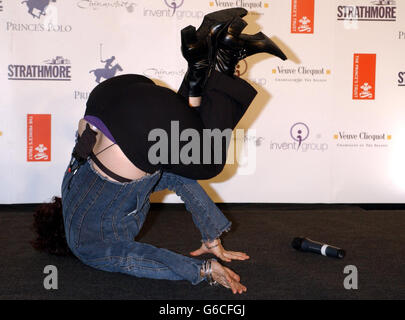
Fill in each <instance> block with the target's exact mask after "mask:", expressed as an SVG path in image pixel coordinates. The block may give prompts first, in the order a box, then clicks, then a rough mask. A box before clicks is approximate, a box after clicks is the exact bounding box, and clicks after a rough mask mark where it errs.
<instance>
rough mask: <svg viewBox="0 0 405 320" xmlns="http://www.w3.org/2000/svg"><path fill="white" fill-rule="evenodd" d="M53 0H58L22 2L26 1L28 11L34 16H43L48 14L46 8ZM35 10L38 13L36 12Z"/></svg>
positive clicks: (54, 0)
mask: <svg viewBox="0 0 405 320" xmlns="http://www.w3.org/2000/svg"><path fill="white" fill-rule="evenodd" d="M51 2H56V0H25V1H23V2H21V3H26V4H27V7H28V13H29V14H30V15H32V17H33V18H38V19H39V18H41V16H45V15H46V8H47V7H48V5H49V4H50V3H51ZM34 10H35V12H36V13H37V14H35V13H34Z"/></svg>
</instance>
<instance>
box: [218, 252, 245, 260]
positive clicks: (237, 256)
mask: <svg viewBox="0 0 405 320" xmlns="http://www.w3.org/2000/svg"><path fill="white" fill-rule="evenodd" d="M223 254H224V256H225V257H226V258H228V259H232V260H246V259H249V258H250V257H249V256H248V255H247V254H246V253H243V252H234V251H225V252H224V253H223Z"/></svg>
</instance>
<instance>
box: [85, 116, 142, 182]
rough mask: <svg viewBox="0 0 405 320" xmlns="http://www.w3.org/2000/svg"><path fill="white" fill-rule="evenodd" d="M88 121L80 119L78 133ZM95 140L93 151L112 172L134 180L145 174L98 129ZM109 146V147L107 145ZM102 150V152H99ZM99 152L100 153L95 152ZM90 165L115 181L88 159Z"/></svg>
mask: <svg viewBox="0 0 405 320" xmlns="http://www.w3.org/2000/svg"><path fill="white" fill-rule="evenodd" d="M87 123H88V122H87V121H86V120H84V119H80V121H79V128H78V131H79V135H81V134H82V132H83V131H84V129H85V128H86V124H87ZM96 138H97V141H96V144H95V145H94V148H93V153H94V154H95V155H96V156H97V158H98V159H99V160H100V162H101V163H102V164H103V165H104V166H105V167H106V168H107V169H109V170H111V171H112V172H114V173H116V174H118V175H120V176H121V177H124V178H127V179H130V180H136V179H139V178H142V177H143V176H145V175H146V172H144V171H142V170H141V169H139V168H137V167H136V166H135V165H134V164H133V163H132V162H131V161H130V160H129V159H128V158H127V157H126V155H125V154H124V152H122V150H121V148H120V147H119V146H118V145H117V144H114V145H113V146H111V145H112V144H113V142H112V141H111V140H110V139H108V138H107V137H106V136H105V135H104V134H103V133H102V132H101V131H100V130H98V131H97V136H96ZM109 146H110V147H109ZM107 147H109V148H108V149H106V150H104V151H102V150H103V149H105V148H107ZM101 151H102V152H101ZM99 152H101V153H100V154H97V153H99ZM90 162H91V165H92V166H93V168H94V169H95V170H96V171H97V172H98V173H100V175H102V176H103V177H105V178H107V179H108V180H111V181H115V182H117V180H115V179H113V178H111V177H109V176H108V175H106V174H105V173H104V172H103V171H102V170H101V169H100V168H99V167H98V166H97V165H96V164H95V163H94V162H93V161H92V160H90Z"/></svg>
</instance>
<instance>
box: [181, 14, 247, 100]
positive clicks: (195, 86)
mask: <svg viewBox="0 0 405 320" xmlns="http://www.w3.org/2000/svg"><path fill="white" fill-rule="evenodd" d="M246 14H247V10H246V9H243V8H232V9H225V10H220V11H216V12H212V13H210V14H207V15H206V16H204V19H203V22H202V24H201V26H200V27H199V28H198V30H196V29H195V27H194V26H191V25H190V26H188V27H186V28H184V29H182V30H181V52H182V54H183V57H184V58H185V59H186V60H187V62H188V70H187V73H186V76H185V81H186V82H187V86H188V96H190V97H199V96H201V94H202V89H203V87H204V85H205V82H206V80H207V78H208V76H209V74H210V72H211V70H213V69H214V68H215V58H216V51H217V42H218V37H219V35H220V34H221V32H222V31H224V30H225V29H226V27H227V26H228V25H229V24H230V23H231V22H232V21H233V19H234V18H235V17H243V16H245V15H246Z"/></svg>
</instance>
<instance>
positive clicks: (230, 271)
mask: <svg viewBox="0 0 405 320" xmlns="http://www.w3.org/2000/svg"><path fill="white" fill-rule="evenodd" d="M224 268H225V270H226V271H227V272H228V273H229V275H230V276H231V277H232V278H233V279H234V280H236V281H238V282H239V281H240V277H239V275H238V274H237V273H236V272H233V271H232V270H231V269H229V268H227V267H224Z"/></svg>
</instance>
